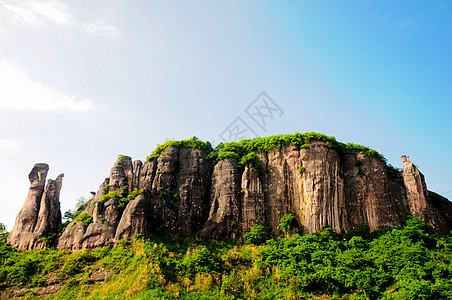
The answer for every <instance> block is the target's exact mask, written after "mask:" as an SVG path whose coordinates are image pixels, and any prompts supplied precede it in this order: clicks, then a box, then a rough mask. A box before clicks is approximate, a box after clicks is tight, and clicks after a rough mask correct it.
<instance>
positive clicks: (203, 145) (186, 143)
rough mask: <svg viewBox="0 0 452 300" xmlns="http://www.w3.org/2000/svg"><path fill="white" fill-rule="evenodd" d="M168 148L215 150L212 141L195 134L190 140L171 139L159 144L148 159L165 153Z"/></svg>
mask: <svg viewBox="0 0 452 300" xmlns="http://www.w3.org/2000/svg"><path fill="white" fill-rule="evenodd" d="M167 148H177V149H183V148H191V149H199V150H204V151H207V152H211V151H212V150H213V149H212V145H211V144H210V142H203V141H201V140H200V139H198V138H197V137H195V136H194V137H192V138H190V139H188V140H181V141H174V140H169V141H166V142H165V143H163V144H162V145H159V146H158V147H157V148H156V149H155V150H154V152H152V154H151V155H149V156H148V157H147V158H146V161H149V160H150V159H151V158H155V157H159V156H162V155H165V153H164V151H165V150H166V149H167Z"/></svg>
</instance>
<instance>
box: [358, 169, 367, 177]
mask: <svg viewBox="0 0 452 300" xmlns="http://www.w3.org/2000/svg"><path fill="white" fill-rule="evenodd" d="M364 174H366V170H364V169H363V168H359V169H358V175H361V176H362V175H364Z"/></svg>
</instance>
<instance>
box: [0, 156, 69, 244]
mask: <svg viewBox="0 0 452 300" xmlns="http://www.w3.org/2000/svg"><path fill="white" fill-rule="evenodd" d="M48 170H49V166H48V165H47V164H43V163H39V164H35V165H34V166H33V168H32V170H31V172H30V174H29V175H28V178H29V180H30V184H31V185H30V189H29V191H28V196H27V198H26V199H25V204H24V206H23V207H22V209H21V211H20V212H19V214H18V215H17V217H16V222H15V224H14V227H13V229H12V231H11V233H10V234H9V236H8V242H9V243H10V244H11V245H13V246H14V247H16V248H19V249H36V248H38V249H40V248H43V247H44V242H43V240H42V238H43V237H46V236H47V235H48V234H50V233H52V232H54V231H56V230H57V228H58V225H59V224H60V223H61V211H60V202H59V198H60V190H61V185H62V180H63V176H64V175H63V174H61V175H59V176H58V177H57V179H56V180H49V181H48V183H47V186H45V182H46V177H47V172H48Z"/></svg>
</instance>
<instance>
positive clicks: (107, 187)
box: [104, 183, 110, 194]
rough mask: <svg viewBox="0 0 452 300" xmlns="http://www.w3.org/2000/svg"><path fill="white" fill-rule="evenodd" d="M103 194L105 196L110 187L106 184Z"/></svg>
mask: <svg viewBox="0 0 452 300" xmlns="http://www.w3.org/2000/svg"><path fill="white" fill-rule="evenodd" d="M104 192H105V194H108V192H110V185H109V184H108V183H107V184H106V185H105V186H104Z"/></svg>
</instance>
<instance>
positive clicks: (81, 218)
mask: <svg viewBox="0 0 452 300" xmlns="http://www.w3.org/2000/svg"><path fill="white" fill-rule="evenodd" d="M79 222H83V223H85V225H86V226H88V225H89V224H91V223H92V222H93V216H92V215H90V214H88V213H86V212H82V213H81V214H79V215H78V216H77V217H76V218H75V220H74V223H79Z"/></svg>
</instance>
